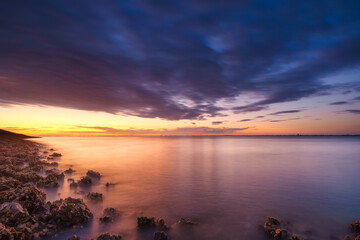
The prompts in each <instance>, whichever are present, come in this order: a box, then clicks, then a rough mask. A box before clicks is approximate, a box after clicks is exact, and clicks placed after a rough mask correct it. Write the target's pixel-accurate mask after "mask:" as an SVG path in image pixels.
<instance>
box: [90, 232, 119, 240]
mask: <svg viewBox="0 0 360 240" xmlns="http://www.w3.org/2000/svg"><path fill="white" fill-rule="evenodd" d="M120 239H121V235H118V234H111V233H103V234H101V235H100V236H98V237H97V239H96V240H120Z"/></svg>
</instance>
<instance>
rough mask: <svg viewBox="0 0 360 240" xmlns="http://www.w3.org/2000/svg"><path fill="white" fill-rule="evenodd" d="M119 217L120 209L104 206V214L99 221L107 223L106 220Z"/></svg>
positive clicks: (110, 220) (112, 220) (113, 219)
mask: <svg viewBox="0 0 360 240" xmlns="http://www.w3.org/2000/svg"><path fill="white" fill-rule="evenodd" d="M119 217H120V211H119V210H117V209H115V208H105V209H104V214H103V216H102V217H101V218H100V222H102V223H108V222H114V221H116V220H117V219H118V218H119Z"/></svg>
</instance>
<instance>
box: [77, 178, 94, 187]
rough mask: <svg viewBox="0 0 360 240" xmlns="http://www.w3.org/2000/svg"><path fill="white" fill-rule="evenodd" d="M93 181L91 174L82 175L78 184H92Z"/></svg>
mask: <svg viewBox="0 0 360 240" xmlns="http://www.w3.org/2000/svg"><path fill="white" fill-rule="evenodd" d="M91 183H92V180H91V178H90V177H89V176H85V177H82V178H81V179H80V180H79V181H78V184H79V185H83V186H85V185H90V184H91Z"/></svg>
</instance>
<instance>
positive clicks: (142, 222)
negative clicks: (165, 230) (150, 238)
mask: <svg viewBox="0 0 360 240" xmlns="http://www.w3.org/2000/svg"><path fill="white" fill-rule="evenodd" d="M137 226H138V228H149V227H156V222H155V218H153V217H152V218H148V217H138V218H137Z"/></svg>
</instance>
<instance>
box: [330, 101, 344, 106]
mask: <svg viewBox="0 0 360 240" xmlns="http://www.w3.org/2000/svg"><path fill="white" fill-rule="evenodd" d="M344 104H348V102H346V101H340V102H332V103H329V105H344Z"/></svg>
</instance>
